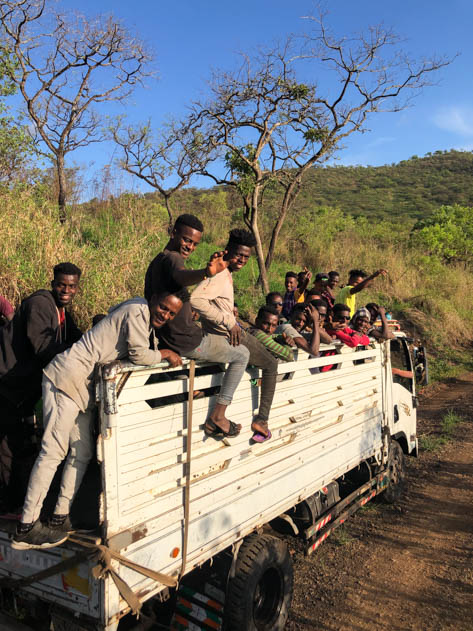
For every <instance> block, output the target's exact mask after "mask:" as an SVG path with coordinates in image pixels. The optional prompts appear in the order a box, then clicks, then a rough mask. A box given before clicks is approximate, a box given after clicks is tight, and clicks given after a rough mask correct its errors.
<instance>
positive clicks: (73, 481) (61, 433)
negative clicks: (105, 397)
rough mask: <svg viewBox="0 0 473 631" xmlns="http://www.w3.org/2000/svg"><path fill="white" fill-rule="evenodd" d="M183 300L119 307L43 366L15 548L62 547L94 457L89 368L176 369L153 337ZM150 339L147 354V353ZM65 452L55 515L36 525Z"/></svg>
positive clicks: (166, 297)
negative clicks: (38, 438)
mask: <svg viewBox="0 0 473 631" xmlns="http://www.w3.org/2000/svg"><path fill="white" fill-rule="evenodd" d="M188 299H189V297H188V294H187V292H186V290H183V291H179V292H176V293H173V294H171V293H162V294H160V295H159V296H158V295H156V294H155V295H153V296H152V297H151V299H150V301H149V303H148V301H147V300H145V299H144V298H133V299H131V300H127V301H126V302H122V303H121V304H119V305H117V306H116V307H113V308H112V309H111V310H110V312H109V315H108V316H107V317H106V318H104V319H103V320H101V322H99V323H98V324H97V325H96V326H94V327H93V328H92V329H90V331H87V333H85V334H84V335H83V336H82V338H81V339H80V340H79V341H78V342H77V343H76V344H74V345H73V346H72V347H71V348H70V349H69V350H67V351H66V352H64V353H61V354H60V355H57V356H56V357H55V358H54V359H53V360H52V361H51V362H50V363H49V364H48V365H47V366H46V368H45V369H44V374H43V419H44V425H45V432H44V436H43V441H42V444H41V451H40V454H39V456H38V458H37V460H36V462H35V465H34V467H33V471H32V472H31V476H30V480H29V484H28V491H27V493H26V499H25V503H24V506H23V514H22V518H21V522H20V524H19V525H18V527H17V531H16V533H15V535H14V537H13V541H12V547H13V548H15V549H17V550H26V549H29V548H51V547H53V546H56V545H59V544H60V543H62V542H63V541H65V540H66V539H67V536H68V535H67V530H68V529H69V524H68V522H69V519H68V515H69V509H70V506H71V504H72V500H73V499H74V496H75V494H76V492H77V491H78V489H79V486H80V484H81V482H82V478H83V477H84V473H85V470H86V468H87V465H88V463H89V461H90V459H91V458H92V455H93V422H92V420H93V412H94V407H95V402H94V382H93V377H94V368H95V365H96V364H98V363H100V364H104V363H108V362H111V361H114V360H117V359H124V358H128V359H129V360H130V361H132V362H133V363H135V364H143V365H151V364H156V363H159V362H160V361H162V360H167V361H168V362H169V363H170V364H171V366H177V365H179V364H181V363H182V362H181V358H180V357H179V355H178V354H177V353H175V352H174V351H172V350H168V349H163V350H161V351H159V350H157V340H156V337H155V330H156V329H159V328H161V327H162V326H164V325H165V324H166V323H167V322H169V321H171V320H172V319H173V318H174V317H175V316H176V314H177V313H178V312H179V311H180V309H181V307H182V304H183V302H186V301H188ZM150 335H151V338H152V346H153V348H150ZM68 451H69V455H68V457H67V460H66V464H65V467H64V472H63V475H62V480H61V488H60V491H59V497H58V500H57V504H56V508H55V511H54V515H53V517H52V519H51V521H50V523H49V525H48V526H46V525H43V524H42V523H41V522H40V520H39V515H40V512H41V508H42V505H43V501H44V498H45V497H46V494H47V492H48V490H49V486H50V484H51V481H52V479H53V477H54V474H55V472H56V469H57V467H58V466H59V465H60V463H61V462H62V461H63V459H64V458H65V457H66V455H67V453H68Z"/></svg>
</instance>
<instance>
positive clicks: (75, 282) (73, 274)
mask: <svg viewBox="0 0 473 631" xmlns="http://www.w3.org/2000/svg"><path fill="white" fill-rule="evenodd" d="M81 274H82V271H81V269H80V268H79V267H77V265H74V263H58V265H55V266H54V268H53V280H52V281H51V293H52V295H53V298H54V300H55V302H56V305H57V306H58V307H67V306H68V305H70V304H71V302H72V301H73V300H74V296H75V295H76V293H77V291H78V289H79V280H80V277H81Z"/></svg>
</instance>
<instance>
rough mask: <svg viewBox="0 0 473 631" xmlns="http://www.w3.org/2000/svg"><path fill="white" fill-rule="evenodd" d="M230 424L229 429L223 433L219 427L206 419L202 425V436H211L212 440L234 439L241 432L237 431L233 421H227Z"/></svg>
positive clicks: (209, 419)
mask: <svg viewBox="0 0 473 631" xmlns="http://www.w3.org/2000/svg"><path fill="white" fill-rule="evenodd" d="M228 422H229V423H230V427H229V429H228V431H227V432H226V431H224V430H223V429H222V428H221V427H219V426H218V425H217V424H216V423H215V422H214V421H212V419H211V418H208V419H207V420H206V421H205V424H204V434H205V435H206V436H212V438H219V437H220V436H221V437H222V438H234V437H235V436H238V434H239V433H240V431H241V430H239V429H238V425H237V424H236V423H234V422H233V421H230V420H229V421H228Z"/></svg>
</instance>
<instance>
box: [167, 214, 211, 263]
mask: <svg viewBox="0 0 473 631" xmlns="http://www.w3.org/2000/svg"><path fill="white" fill-rule="evenodd" d="M203 231H204V226H203V224H202V222H201V221H200V219H198V218H197V217H195V216H194V215H187V214H185V215H179V217H178V218H177V219H176V222H175V224H174V228H173V229H172V232H171V238H170V239H169V243H168V245H167V249H168V250H171V251H172V252H179V254H180V255H181V256H182V258H183V259H187V258H189V256H190V255H191V254H192V252H193V251H194V250H195V248H196V247H197V246H198V245H199V243H200V240H201V238H202V232H203Z"/></svg>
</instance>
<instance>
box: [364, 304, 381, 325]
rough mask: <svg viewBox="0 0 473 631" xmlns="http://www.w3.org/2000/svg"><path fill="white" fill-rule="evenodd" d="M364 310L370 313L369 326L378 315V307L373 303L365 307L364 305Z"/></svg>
mask: <svg viewBox="0 0 473 631" xmlns="http://www.w3.org/2000/svg"><path fill="white" fill-rule="evenodd" d="M365 309H368V311H369V312H370V321H371V324H373V322H374V321H375V320H376V318H377V317H378V315H379V305H377V304H376V303H375V302H369V303H368V304H367V305H365Z"/></svg>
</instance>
